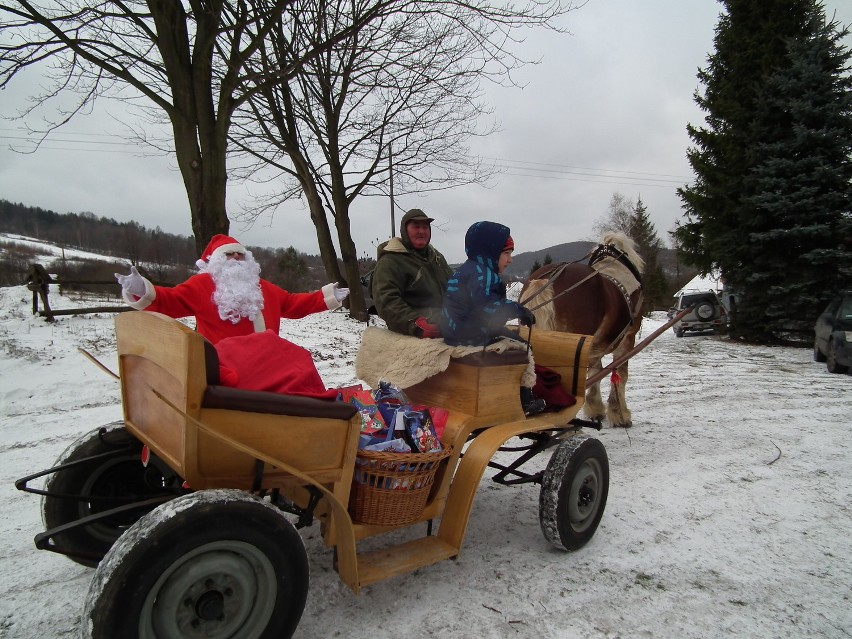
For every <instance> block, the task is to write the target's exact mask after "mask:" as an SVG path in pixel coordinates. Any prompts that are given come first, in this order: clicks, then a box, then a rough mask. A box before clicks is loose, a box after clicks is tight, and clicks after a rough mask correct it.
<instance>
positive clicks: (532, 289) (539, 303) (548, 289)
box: [521, 280, 555, 331]
mask: <svg viewBox="0 0 852 639" xmlns="http://www.w3.org/2000/svg"><path fill="white" fill-rule="evenodd" d="M549 284H550V280H530V281H529V282H528V283H527V286H526V288H525V290H524V295H523V296H522V297H523V299H522V300H521V304H523V303H524V300H531V301H532V302H533V303H532V306H533V308H535V310H533V315H535V325H536V328H543V329H544V330H548V331H552V330H555V327H554V323H555V322H554V305H553V304H550V303H549V302H550V301H551V300H552V299H553V287H552V286H549Z"/></svg>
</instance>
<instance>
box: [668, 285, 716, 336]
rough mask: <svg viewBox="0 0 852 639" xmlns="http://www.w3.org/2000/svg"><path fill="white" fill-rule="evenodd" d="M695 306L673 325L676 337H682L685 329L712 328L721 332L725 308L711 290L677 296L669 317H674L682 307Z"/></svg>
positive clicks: (701, 329) (705, 329)
mask: <svg viewBox="0 0 852 639" xmlns="http://www.w3.org/2000/svg"><path fill="white" fill-rule="evenodd" d="M692 305H695V307H694V308H693V309H692V310H691V311H690V312H689V313H687V314H686V315H684V316H683V318H682V319H681V320H680V321H679V322H678V323H677V324H675V325H674V326H672V330H673V331H674V333H675V335H677V336H678V337H683V335H684V333H686V331H708V330H711V329H712V330H714V331H716V332H717V333H721V332H722V330H723V329H724V328H725V321H726V319H727V318H726V315H725V308H724V307H723V306H722V303H721V302H720V301H719V298H718V296H717V295H716V293H715V292H713V291H691V292H688V293H681V294H680V295H678V296H677V301H676V302H675V305H674V307H672V308H671V309H670V310H669V318H672V317H674V316H675V315H677V314H678V313H680V312H681V311H682V310H683V309H685V308H687V307H689V306H692Z"/></svg>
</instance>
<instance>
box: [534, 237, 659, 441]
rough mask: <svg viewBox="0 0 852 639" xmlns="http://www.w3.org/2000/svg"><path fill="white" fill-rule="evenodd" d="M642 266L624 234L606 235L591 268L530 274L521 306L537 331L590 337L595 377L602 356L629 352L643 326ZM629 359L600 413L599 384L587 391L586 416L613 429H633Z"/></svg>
mask: <svg viewBox="0 0 852 639" xmlns="http://www.w3.org/2000/svg"><path fill="white" fill-rule="evenodd" d="M644 267H645V261H644V260H643V259H642V258H641V257H640V256H639V254H638V253H637V252H636V247H635V245H634V243H633V240H631V239H630V238H629V237H627V236H626V235H625V234H623V233H608V234H606V235H604V236H603V238H602V239H601V244H600V245H599V246H598V247H597V249H595V250H594V251H593V252H592V253H591V257H590V258H589V264H588V265H587V264H581V263H576V262H575V263H563V264H548V265H546V266H543V267H542V268H540V269H538V270H536V271H535V272H534V273H533V274H532V275H530V279H529V281H528V282H527V283H526V284H525V285H524V288H523V290H522V291H521V295H520V298H519V301H520V302H521V303H522V304H524V305H525V306H526V307H527V308H529V309H530V310H532V311H533V314H534V315H535V318H536V323H535V328H543V329H546V330H555V331H564V332H568V333H582V334H585V335H592V336H593V337H594V339H593V342H592V350H591V355H590V357H589V369H588V375H589V377H591V376H592V375H593V374H595V373H597V372H599V371H600V370H601V368H602V362H601V360H602V359H603V357H604V356H606V355H608V354H610V353H612V357H613V361H615V360H616V359H618V358H619V357H621V356H622V355H624V354H626V353H628V352H629V351H630V350H631V349H632V348H633V346H634V345H635V343H636V334H637V333H638V332H639V329H640V327H641V325H642V316H641V312H642V272H643V270H644ZM626 386H627V360H625V361H624V363H623V364H621V365H620V366H618V368H616V369H615V371H614V373H613V375H612V376H611V379H610V393H609V397H608V399H607V406H606V408H604V404H603V400H602V399H601V391H600V382H599V381H598V382H596V383H594V384H590V385H589V386H588V387H587V388H586V405H585V407H584V411H585V414H586V417H588V418H589V419H591V420H594V421H603V418H604V414H606V417H607V418H608V419H609V422H610V424H612V425H613V426H620V427H625V428H628V427H630V426H632V425H633V422H632V419H631V415H630V410H629V409H628V408H627V402H626V399H625V388H626Z"/></svg>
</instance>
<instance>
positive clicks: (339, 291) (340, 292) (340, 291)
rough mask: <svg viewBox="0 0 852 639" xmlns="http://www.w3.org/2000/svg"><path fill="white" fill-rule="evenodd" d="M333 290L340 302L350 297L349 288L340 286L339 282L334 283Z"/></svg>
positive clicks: (335, 297)
mask: <svg viewBox="0 0 852 639" xmlns="http://www.w3.org/2000/svg"><path fill="white" fill-rule="evenodd" d="M331 292H332V293H334V299H336V300H337V301H338V302H342V301H343V300H345V299H346V298H347V297H349V289H348V288H340V285H339V284H338V283H337V282H335V283H334V288H332V290H331Z"/></svg>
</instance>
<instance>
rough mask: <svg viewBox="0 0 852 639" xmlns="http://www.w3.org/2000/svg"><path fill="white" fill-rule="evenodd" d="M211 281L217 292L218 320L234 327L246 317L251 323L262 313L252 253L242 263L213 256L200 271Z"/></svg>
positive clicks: (260, 296) (256, 268) (220, 256)
mask: <svg viewBox="0 0 852 639" xmlns="http://www.w3.org/2000/svg"><path fill="white" fill-rule="evenodd" d="M201 271H202V272H203V273H209V274H210V277H212V278H213V283H214V284H215V285H216V289H215V291H214V292H213V302H214V303H215V304H216V308H218V309H219V317H220V318H222V319H223V320H228V321H230V322H231V323H233V324H236V323H238V322H239V321H240V320H241V319H242V318H244V317H247V318H249V319H250V320H254V318H255V317H256V316H257V314H258V313H259V312H260V311H262V310H263V293H261V291H260V265H259V264H258V263H257V262H256V261H255V259H254V256H252V254H251V251H246V254H245V258H244V259H242V260H229V259H228V258H227V257H225V256H224V255H214V256H213V257H211V258H210V261H209V262H208V263H207V264H206V265H205V267H204V268H202V269H201Z"/></svg>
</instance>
